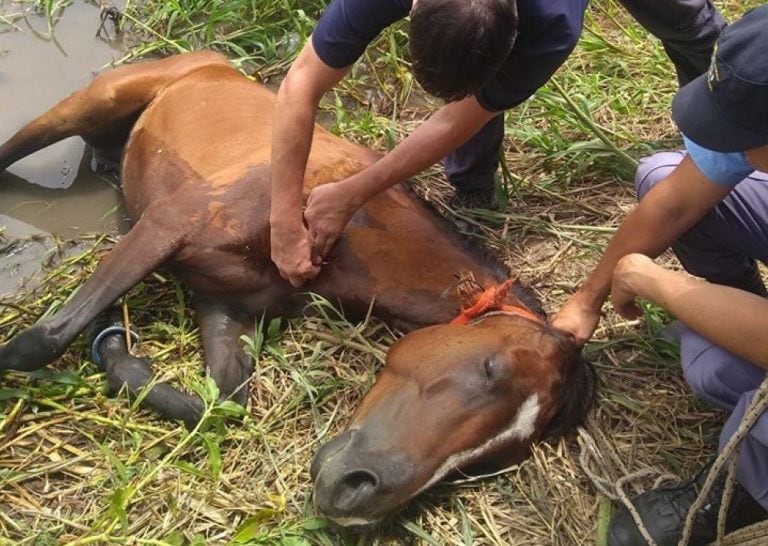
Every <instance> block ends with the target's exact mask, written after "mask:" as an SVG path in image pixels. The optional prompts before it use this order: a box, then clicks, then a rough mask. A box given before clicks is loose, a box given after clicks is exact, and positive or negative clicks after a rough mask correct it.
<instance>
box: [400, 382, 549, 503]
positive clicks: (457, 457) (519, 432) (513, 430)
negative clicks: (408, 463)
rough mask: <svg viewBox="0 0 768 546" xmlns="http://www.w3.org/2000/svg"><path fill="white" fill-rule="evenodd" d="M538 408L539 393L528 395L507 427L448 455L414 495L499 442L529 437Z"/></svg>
mask: <svg viewBox="0 0 768 546" xmlns="http://www.w3.org/2000/svg"><path fill="white" fill-rule="evenodd" d="M540 410H541V406H540V405H539V395H538V394H532V395H530V396H529V397H528V398H527V399H526V400H525V402H523V404H522V405H521V406H520V409H518V410H517V414H516V415H515V418H514V420H513V421H512V423H511V424H510V425H509V426H508V427H507V428H505V429H504V430H502V431H501V432H500V433H499V434H497V435H496V436H494V437H493V438H491V439H489V440H486V441H485V442H483V443H482V444H481V445H480V446H479V447H475V448H471V449H467V450H465V451H461V452H459V453H455V454H453V455H451V456H450V457H448V459H446V461H445V462H444V463H443V464H442V465H441V466H440V468H438V469H437V471H435V473H434V474H433V475H432V478H430V480H429V481H428V482H427V483H426V484H425V485H424V486H423V487H422V488H421V489H419V490H418V491H417V492H416V493H415V494H414V496H416V495H418V494H419V493H421V492H422V491H424V490H425V489H429V488H430V487H432V486H433V485H435V484H436V483H437V482H439V481H440V480H442V479H443V478H444V477H445V476H446V475H447V474H448V473H449V472H451V471H453V470H458V469H459V468H461V467H462V466H463V465H464V464H465V463H467V462H470V461H473V460H475V459H477V458H478V457H480V456H481V455H482V454H483V453H485V452H487V451H489V450H492V449H494V448H496V447H497V446H499V445H500V444H503V443H505V442H508V441H510V440H527V439H528V438H530V437H531V436H532V435H533V431H534V425H535V424H536V418H537V417H538V416H539V411H540Z"/></svg>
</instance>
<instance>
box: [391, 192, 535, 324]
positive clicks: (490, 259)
mask: <svg viewBox="0 0 768 546" xmlns="http://www.w3.org/2000/svg"><path fill="white" fill-rule="evenodd" d="M401 186H402V187H403V188H404V189H405V190H406V192H407V193H408V194H409V195H410V196H411V197H412V198H414V199H415V200H416V201H418V202H419V203H420V204H421V205H422V206H423V207H424V209H425V210H426V212H427V213H429V214H430V216H431V217H432V219H433V220H434V221H435V222H437V223H438V224H439V225H440V226H442V227H443V228H445V229H444V230H443V231H444V232H445V233H449V234H451V236H452V237H453V238H454V239H455V240H456V241H457V242H458V243H459V246H460V247H461V248H462V250H464V251H465V252H466V253H467V254H469V255H470V256H472V257H473V258H475V259H476V260H477V262H478V263H479V264H480V265H482V266H483V267H484V268H485V269H486V270H487V271H488V272H489V273H490V274H491V276H492V277H493V278H494V279H496V281H497V282H499V283H501V282H504V281H505V280H506V279H508V278H509V277H510V276H511V274H512V273H511V272H510V270H509V267H507V266H506V265H505V264H503V263H502V262H500V261H499V257H498V256H497V255H496V254H495V253H494V252H492V251H491V250H489V249H488V247H487V246H486V245H484V244H477V243H478V241H477V237H475V236H473V235H470V234H467V233H462V232H459V231H457V229H456V225H455V224H453V223H452V222H451V221H450V220H448V218H446V217H445V216H443V215H442V214H441V213H440V211H439V210H438V209H437V207H436V206H435V204H434V203H431V202H429V201H427V200H426V199H424V198H423V197H422V196H421V195H419V194H418V193H416V190H415V189H414V187H413V185H412V184H410V183H407V182H406V183H403V184H401ZM456 273H457V274H459V273H460V272H459V271H457V272H456ZM511 290H512V293H513V294H514V295H515V297H517V299H518V300H520V301H521V302H522V303H523V304H525V306H526V307H528V308H529V309H530V310H531V311H533V312H534V313H536V314H537V315H539V316H540V317H541V318H543V319H546V318H547V315H546V313H545V312H544V309H543V308H542V306H541V301H540V300H539V298H538V296H537V295H536V292H534V290H533V288H531V287H530V286H528V285H526V284H523V283H520V282H516V283H515V284H513V285H512V288H511Z"/></svg>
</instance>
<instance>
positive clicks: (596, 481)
mask: <svg viewBox="0 0 768 546" xmlns="http://www.w3.org/2000/svg"><path fill="white" fill-rule="evenodd" d="M577 441H578V443H579V447H580V448H581V453H579V464H580V465H581V468H582V470H583V471H584V473H585V474H587V476H588V477H589V479H590V480H591V481H592V484H593V485H594V486H595V487H596V488H597V490H598V491H600V493H602V494H603V495H605V496H606V497H608V498H609V499H611V500H613V501H621V503H622V504H624V506H626V508H627V510H628V511H629V513H630V515H631V516H632V519H633V520H634V522H635V525H636V526H637V528H638V530H639V531H640V534H641V535H643V538H644V539H645V541H646V542H647V543H648V544H649V546H657V544H656V541H654V540H653V537H651V534H650V533H649V532H648V529H646V528H645V524H644V523H643V520H642V518H641V517H640V514H639V513H638V511H637V509H636V508H635V505H634V504H632V501H631V500H630V499H629V496H628V495H627V494H626V492H625V491H624V484H625V483H627V482H630V481H633V480H636V479H638V478H642V477H645V476H651V475H653V474H658V472H657V471H656V470H654V469H651V468H646V469H644V470H640V471H638V472H633V473H632V474H627V475H625V476H624V477H622V478H619V479H618V480H616V481H611V480H610V479H606V478H603V477H601V476H598V475H597V473H596V472H594V471H593V470H592V468H591V467H590V464H589V459H590V457H591V458H592V459H594V460H595V461H601V460H603V456H602V454H601V453H600V450H598V448H597V444H596V443H595V439H594V438H593V437H592V435H591V434H590V433H589V432H588V431H587V430H586V429H584V428H583V427H579V428H578V438H577ZM602 466H603V467H605V465H602ZM669 477H674V476H670V475H668V474H665V475H663V476H661V477H660V479H663V478H669Z"/></svg>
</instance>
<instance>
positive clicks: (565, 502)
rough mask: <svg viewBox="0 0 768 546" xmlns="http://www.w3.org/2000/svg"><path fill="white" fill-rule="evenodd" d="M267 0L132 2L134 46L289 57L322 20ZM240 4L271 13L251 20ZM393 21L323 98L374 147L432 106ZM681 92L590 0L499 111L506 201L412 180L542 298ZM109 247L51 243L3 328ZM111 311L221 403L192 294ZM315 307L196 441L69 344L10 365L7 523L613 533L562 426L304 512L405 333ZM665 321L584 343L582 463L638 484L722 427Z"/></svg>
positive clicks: (335, 122)
mask: <svg viewBox="0 0 768 546" xmlns="http://www.w3.org/2000/svg"><path fill="white" fill-rule="evenodd" d="M757 3H758V2H756V1H750V2H749V4H750V5H754V4H757ZM262 4H264V3H262V2H258V1H256V0H254V1H253V2H251V3H248V4H247V5H246V4H245V3H242V4H240V5H239V7H238V8H237V9H234V7H233V6H232V5H231V4H228V3H226V2H224V1H221V2H203V1H200V2H191V1H189V2H179V3H161V4H160V8H158V9H153V6H155V4H153V3H151V2H149V3H146V4H141V5H138V3H137V4H135V5H131V6H129V7H130V8H131V9H129V12H128V13H129V15H131V17H132V19H128V21H129V23H131V21H133V23H132V24H133V27H134V30H137V27H139V28H138V30H140V31H141V33H140V36H141V37H142V39H143V42H142V45H141V46H140V48H139V49H138V50H137V52H138V53H139V54H147V53H156V52H162V53H169V52H173V51H176V50H179V49H191V48H198V47H202V46H213V47H217V48H219V49H222V50H224V51H226V52H227V53H228V54H229V55H230V56H231V57H235V58H237V60H238V62H239V63H240V65H241V66H243V67H244V68H246V69H248V70H249V71H250V70H253V69H254V68H255V67H259V74H260V76H261V77H262V78H269V77H271V76H272V75H275V74H279V73H280V72H281V71H282V70H284V69H285V67H286V66H287V62H288V60H289V59H290V58H291V56H292V55H293V54H294V53H295V51H296V47H297V46H298V44H299V42H300V40H301V39H303V37H305V36H306V32H307V31H308V30H309V29H310V28H311V22H310V23H308V22H306V21H305V20H304V19H303V17H306V18H308V20H309V19H311V18H312V17H314V16H316V14H317V13H318V11H319V9H320V7H321V4H320V3H319V2H312V3H306V5H304V8H303V9H304V11H302V12H301V14H299V13H298V10H299V8H298V3H296V2H292V1H289V0H285V1H284V2H271V3H267V4H268V5H267V4H264V5H262ZM310 4H311V9H310ZM719 5H721V6H723V5H724V4H723V3H722V2H720V3H719ZM155 7H157V6H155ZM267 7H268V8H269V9H270V10H271V11H264V10H265V9H267ZM724 7H725V9H726V11H727V12H728V13H731V14H735V13H738V12H739V11H742V10H744V9H745V8H746V6H744V5H743V3H742V2H736V1H735V0H732V1H729V2H727V3H725V5H724ZM260 10H261V11H260ZM180 14H183V17H182V15H180ZM243 14H245V15H243ZM243 17H247V18H249V20H258V19H259V18H260V17H261V18H263V19H264V21H266V23H265V24H264V25H263V26H262V27H259V28H256V29H254V28H252V27H253V25H250V26H249V25H243V24H241V21H242V18H243ZM138 21H141V24H139V23H138ZM129 23H126V24H129ZM270 25H272V26H270ZM246 27H247V28H246ZM273 27H274V28H273ZM270 28H271V29H272V30H269V29H270ZM402 32H403V31H402V27H398V28H395V29H393V30H391V31H388V32H387V33H385V34H384V35H383V36H382V37H381V39H380V40H379V42H378V44H377V48H376V50H375V51H372V52H371V53H369V54H368V55H367V56H366V58H365V59H364V60H363V62H362V63H361V64H360V65H359V66H358V67H357V68H356V69H355V71H354V73H353V74H352V77H351V78H349V79H348V80H346V81H345V82H344V84H343V85H342V86H341V87H340V88H339V90H338V91H336V92H335V93H333V94H331V96H329V97H328V98H327V100H326V101H325V102H324V105H323V109H324V115H325V118H324V119H326V120H327V121H328V122H329V125H330V126H331V127H332V128H333V129H335V130H337V131H340V132H343V133H344V134H345V136H350V137H352V138H355V139H357V140H359V141H361V142H364V143H365V144H367V145H368V146H371V147H374V148H378V149H381V150H386V149H387V148H390V147H391V146H392V145H393V143H394V142H395V141H397V140H399V139H401V138H402V137H403V136H404V135H405V134H406V133H407V132H408V131H409V130H411V129H412V128H413V127H414V126H415V125H416V124H417V123H418V121H419V120H421V119H423V118H424V117H425V115H426V113H427V112H428V111H429V110H431V109H434V108H436V107H437V106H438V105H437V104H436V103H433V102H432V101H431V100H429V99H428V98H424V97H423V96H421V95H420V94H419V93H418V92H417V91H415V90H414V84H413V82H412V81H411V79H410V77H409V75H408V72H407V61H406V60H405V58H404V54H403V51H404V43H405V41H404V39H403V34H402ZM260 33H261V34H260ZM302 33H304V34H302ZM257 42H259V43H260V44H261V46H259V47H257V46H255V45H254V44H255V43H257ZM675 85H676V84H675V78H674V73H673V70H672V67H671V65H670V64H669V62H668V61H667V60H666V57H665V56H664V54H663V52H662V51H661V48H660V47H659V45H658V44H657V43H656V42H655V41H654V40H652V39H650V38H649V37H648V36H647V35H646V34H645V33H644V31H642V30H641V29H639V28H638V27H637V26H636V25H635V24H634V23H633V22H631V20H629V19H628V17H627V16H626V15H625V14H624V13H623V12H622V11H621V10H620V8H618V7H617V6H616V5H615V4H614V2H613V1H607V2H595V3H593V5H592V8H591V10H590V12H589V17H588V23H587V30H586V31H585V33H584V36H583V37H582V41H581V44H580V47H579V48H578V49H577V52H576V53H575V54H574V55H573V56H572V58H571V59H570V60H569V61H568V63H567V65H566V66H565V67H564V68H563V69H562V70H561V71H560V72H559V73H558V75H557V76H556V79H555V82H553V83H551V84H549V85H547V86H546V87H545V88H544V89H542V90H541V91H540V92H539V93H538V94H537V97H536V98H535V99H534V100H532V101H530V102H528V103H526V104H525V105H523V106H521V107H520V108H518V109H516V110H515V111H513V112H510V113H508V114H507V134H508V139H507V144H506V149H505V161H506V165H507V167H508V169H509V172H508V176H507V177H505V178H506V185H505V194H504V196H503V197H504V198H505V199H506V201H507V206H506V207H505V208H504V210H503V212H497V211H470V210H459V211H455V210H451V208H450V207H449V206H448V204H447V203H448V202H449V200H450V196H451V190H450V188H449V187H448V186H447V184H446V183H445V182H444V181H443V180H442V178H441V175H440V173H439V171H438V170H437V169H434V170H432V171H430V172H429V173H426V174H425V175H424V176H422V177H420V178H419V180H418V181H417V182H416V185H417V189H418V191H419V192H420V193H421V194H422V195H423V196H424V197H425V198H426V199H427V200H428V201H430V202H431V203H433V204H434V205H435V206H436V207H437V208H438V210H440V211H441V212H442V213H444V214H446V215H449V216H453V217H454V219H456V220H457V221H458V222H459V223H460V224H461V225H464V226H466V230H467V231H470V232H472V233H473V234H474V235H475V236H476V237H479V238H481V239H482V240H483V242H484V243H485V244H487V245H488V246H489V247H491V248H493V249H494V250H496V251H497V252H498V253H499V255H500V256H501V257H502V259H503V260H504V261H505V262H506V263H507V264H508V265H509V266H510V268H511V270H512V271H513V272H514V274H515V275H517V276H519V277H520V278H521V279H523V280H524V281H526V282H528V283H530V284H531V285H532V286H533V287H534V288H535V289H536V290H537V292H538V293H539V295H540V296H541V298H542V299H543V300H544V302H545V305H546V307H547V308H548V309H549V310H550V311H554V310H556V309H557V308H558V307H559V306H560V304H562V302H563V301H564V300H565V298H566V297H567V296H568V295H569V294H570V293H572V292H573V290H574V289H575V288H576V287H577V286H578V284H579V283H580V281H581V280H582V279H583V278H584V276H585V275H586V274H587V273H588V271H589V270H590V268H591V267H593V266H594V264H595V263H596V261H597V259H598V257H599V252H600V250H601V249H602V248H603V246H604V245H605V243H606V242H607V240H608V238H609V237H610V235H611V233H612V231H613V229H615V227H616V226H617V225H618V223H619V221H620V219H621V218H622V216H623V215H624V214H625V213H626V211H628V210H629V209H630V208H631V207H632V206H633V204H634V197H633V195H632V191H631V186H630V184H629V182H630V181H631V177H632V171H633V162H634V161H635V159H636V158H637V157H638V156H639V155H641V154H642V153H644V152H647V151H649V150H652V149H657V148H665V147H671V146H675V145H677V144H678V140H677V136H676V134H675V131H674V128H673V126H672V124H671V121H670V119H669V115H668V106H669V102H670V99H671V95H672V93H673V92H674V90H675ZM111 244H112V240H111V239H102V238H99V239H95V240H93V241H92V248H91V250H89V251H88V252H86V253H85V254H82V255H80V256H78V257H74V258H64V257H62V255H61V254H58V255H55V256H52V260H51V262H52V263H51V264H50V266H49V268H48V269H47V273H46V276H45V278H44V279H43V282H42V284H41V285H40V287H38V288H36V289H28V290H20V292H19V294H18V295H17V296H15V297H12V298H8V299H6V300H4V301H2V302H0V305H2V306H3V307H2V308H0V336H2V338H3V339H8V338H10V337H12V336H13V335H15V333H16V332H18V331H19V330H20V329H21V328H23V327H26V326H29V325H30V324H32V323H33V322H34V321H36V320H38V319H39V318H41V317H44V316H48V315H50V314H51V313H53V312H55V311H56V309H58V308H59V307H60V306H61V304H62V303H63V302H64V301H65V300H66V298H67V297H68V296H69V294H71V293H72V291H73V290H74V289H75V288H76V287H77V286H79V285H80V284H81V283H82V281H83V280H84V279H85V278H86V277H87V276H88V274H89V273H90V272H91V271H92V270H93V268H94V266H95V264H96V263H97V261H98V259H99V258H100V257H101V256H103V254H104V252H105V251H106V250H107V249H108V248H109V247H110V246H111ZM665 260H666V261H667V262H668V263H670V265H674V263H675V262H674V260H673V259H672V258H670V257H666V258H665ZM126 303H127V306H128V308H129V309H130V311H131V320H132V322H133V323H134V324H135V326H136V327H137V328H138V330H139V333H140V335H141V337H142V342H141V344H140V345H139V351H140V353H141V354H142V355H144V356H147V357H149V358H151V359H152V360H153V361H154V362H155V366H156V369H157V370H158V373H159V376H160V379H166V378H168V379H171V380H173V381H175V382H177V383H181V384H183V385H184V386H185V387H186V388H188V389H190V390H194V391H196V392H199V393H202V394H203V395H204V396H205V397H206V398H207V399H208V400H214V399H215V392H214V389H213V388H212V386H211V385H210V384H209V383H206V382H205V381H204V380H203V379H202V378H201V376H200V369H201V365H202V358H201V354H200V342H199V333H198V331H197V328H196V326H195V322H194V316H193V313H192V311H191V310H190V309H189V305H188V297H187V294H186V293H185V291H184V290H183V289H182V288H181V287H180V286H179V285H178V284H177V283H176V282H175V281H174V280H173V279H172V278H170V277H166V276H164V274H162V273H160V274H155V275H153V276H152V277H150V278H149V279H148V280H147V281H146V282H145V283H143V284H142V285H141V286H139V287H137V288H136V289H134V290H133V291H132V292H131V293H130V294H129V296H128V297H127V301H126ZM312 305H313V306H314V307H315V309H316V310H318V311H320V313H317V318H312V319H296V320H292V321H289V322H282V323H279V324H278V323H274V324H272V325H271V326H270V327H269V328H267V330H266V334H265V335H264V336H263V338H260V337H259V336H258V335H254V338H253V339H252V340H250V341H249V342H248V344H249V346H250V347H251V350H252V352H253V353H254V354H255V355H257V373H256V374H255V376H254V379H253V381H252V384H251V404H250V409H249V412H248V413H247V414H246V415H245V416H244V417H242V419H241V420H233V419H230V418H229V416H230V414H231V411H232V410H231V408H228V407H221V406H217V405H215V404H211V405H210V407H209V408H208V410H207V413H206V419H205V420H204V422H203V424H202V425H201V426H200V427H199V428H198V429H197V430H195V431H193V432H192V433H188V432H186V431H184V429H183V428H181V427H178V426H174V425H171V424H168V423H163V422H160V421H158V420H156V419H155V418H154V416H153V415H151V414H148V413H147V412H144V411H142V410H138V409H137V408H136V405H135V403H131V402H130V401H128V400H127V399H126V398H125V397H124V396H118V397H117V398H109V397H107V396H106V395H105V394H104V392H103V387H102V384H103V377H102V375H101V374H99V373H97V371H96V369H95V367H94V366H93V364H91V362H90V361H89V355H88V351H87V350H86V347H85V346H84V345H83V343H82V342H78V343H76V344H75V345H74V346H73V347H72V348H71V349H70V350H69V351H68V352H67V354H66V355H65V356H64V357H63V358H62V359H60V361H59V362H58V363H56V364H55V365H54V366H52V367H50V368H49V369H48V370H46V371H45V372H40V373H36V374H32V375H31V376H30V375H27V374H19V373H11V374H7V375H5V376H3V378H2V386H0V480H1V482H0V483H1V484H2V486H1V487H0V536H3V537H7V540H8V541H10V542H12V543H18V544H35V545H47V544H63V543H72V544H89V543H90V544H116V543H128V544H224V543H242V544H287V545H292V544H297V545H298V544H323V545H335V544H345V545H369V544H374V545H375V544H418V545H426V544H456V545H469V544H478V545H486V544H493V545H508V544H519V545H552V544H555V545H563V546H565V545H576V544H593V543H595V542H599V540H600V539H601V537H603V536H604V532H605V528H606V522H607V521H608V519H609V517H610V510H611V504H610V502H608V501H607V499H606V498H605V497H604V496H602V495H601V494H600V493H599V492H598V491H597V489H596V488H595V487H594V485H593V483H592V482H591V481H590V478H589V476H588V474H587V472H585V469H584V468H583V467H582V464H581V462H580V459H579V456H580V454H581V453H582V449H580V447H579V445H578V443H577V440H576V435H573V436H570V437H569V438H567V439H564V440H561V441H559V442H557V443H552V444H546V443H545V444H540V445H538V446H536V447H535V448H534V450H533V453H532V457H531V458H530V459H529V460H528V461H526V462H524V463H523V464H522V465H520V467H519V468H518V469H516V470H512V471H509V472H506V473H504V474H502V475H499V476H496V477H493V478H488V479H485V480H482V481H479V482H470V483H461V484H443V485H440V486H438V487H436V488H435V489H434V490H432V491H430V492H428V493H426V494H424V495H422V496H421V497H420V498H419V499H417V500H416V501H415V502H414V503H413V504H412V506H410V507H409V508H408V510H407V511H406V512H405V513H404V514H402V515H401V516H399V517H398V518H397V519H396V520H394V521H392V522H390V523H388V524H387V525H385V526H382V527H381V528H379V529H376V530H374V531H371V532H369V533H367V534H364V535H358V534H355V533H351V532H343V531H338V530H336V529H333V528H331V527H329V526H328V524H327V523H326V522H325V521H324V520H322V519H319V518H316V517H315V516H314V514H313V511H312V503H311V484H310V479H309V471H308V469H309V461H310V459H311V456H312V454H313V453H314V452H315V451H316V449H317V448H318V446H319V445H320V444H321V443H322V442H324V441H325V440H327V439H328V438H329V437H330V436H332V435H334V434H335V433H337V432H339V431H340V430H341V429H342V428H343V426H344V424H345V423H346V422H347V420H348V418H349V417H350V415H351V413H352V411H353V409H354V408H355V406H356V405H357V403H358V401H359V400H360V399H361V397H362V395H363V393H364V392H366V390H367V389H368V388H369V387H370V385H371V384H372V382H373V380H374V376H375V371H376V369H377V367H378V366H380V365H381V364H382V362H383V355H384V353H385V351H386V348H387V347H388V346H389V345H390V344H391V342H392V340H393V339H395V338H396V337H397V333H396V332H392V331H390V330H389V329H388V328H387V327H386V326H385V325H383V324H382V323H381V322H379V321H377V320H375V319H370V320H368V321H366V322H365V323H363V324H350V323H349V322H347V321H346V320H344V318H343V316H341V315H340V314H339V313H338V312H337V311H335V310H334V309H333V308H332V307H331V306H329V305H328V304H327V302H323V301H321V300H318V301H315V302H314V303H313V304H312ZM666 320H667V318H666V317H664V316H663V314H661V313H660V312H659V311H658V310H656V309H653V308H649V309H648V310H647V316H646V320H644V321H633V322H627V321H624V320H622V319H620V318H619V317H618V316H616V315H615V314H613V313H611V312H608V313H607V314H606V316H605V318H604V320H603V322H602V325H601V327H600V329H599V330H598V331H597V333H596V336H595V338H594V340H593V342H592V343H590V345H589V346H588V347H587V353H588V356H589V358H590V359H591V360H592V361H593V362H594V364H595V366H596V368H597V370H598V373H599V376H600V379H601V392H600V396H599V403H598V405H597V408H596V409H595V411H594V412H593V413H592V415H591V417H590V420H589V423H588V425H587V427H586V430H587V431H588V433H589V435H590V436H591V438H592V439H593V441H594V445H595V447H596V450H595V451H594V452H590V453H591V455H590V457H591V458H589V459H585V461H584V462H585V463H586V464H588V466H589V469H590V470H591V471H593V472H594V473H595V474H597V475H598V477H599V478H602V479H605V480H607V481H609V482H614V481H616V480H618V479H619V478H620V477H622V476H624V475H627V474H631V473H635V472H638V471H646V473H645V474H643V475H642V476H641V477H638V478H637V479H634V480H630V481H629V482H628V483H627V484H626V486H625V489H626V490H627V491H628V492H629V493H630V494H634V493H637V492H640V491H642V490H644V489H646V488H648V487H651V486H653V485H654V483H655V482H656V481H657V479H658V478H665V479H666V477H668V476H669V475H673V476H676V477H687V476H689V475H691V474H692V472H693V471H694V470H695V469H697V468H698V467H700V466H701V464H702V463H703V462H704V461H705V460H707V459H708V458H710V457H711V456H712V455H713V454H714V453H715V449H716V447H715V446H716V439H717V433H718V431H719V427H720V423H721V421H722V418H723V415H722V414H721V413H720V412H719V411H716V410H713V409H711V408H709V407H707V406H705V405H703V404H701V403H699V402H697V401H696V400H695V399H694V398H693V396H692V395H691V394H690V391H689V389H688V387H687V386H686V385H685V382H684V381H683V379H682V376H681V373H680V371H679V369H678V366H677V362H676V356H675V351H674V348H670V347H669V346H668V345H666V344H665V343H664V342H662V341H659V340H657V339H656V338H655V336H654V334H655V332H656V331H657V330H658V328H659V326H660V325H661V324H663V323H664V321H666ZM2 540H3V539H0V543H1V542H2Z"/></svg>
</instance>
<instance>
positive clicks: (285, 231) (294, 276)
mask: <svg viewBox="0 0 768 546" xmlns="http://www.w3.org/2000/svg"><path fill="white" fill-rule="evenodd" d="M270 228H271V231H270V243H271V245H272V261H273V262H274V263H275V265H276V266H277V269H278V271H279V272H280V276H281V277H283V278H284V279H286V280H287V281H288V282H289V283H291V286H293V287H294V288H298V287H300V286H301V285H302V284H304V283H305V282H307V281H308V280H311V279H314V278H315V277H317V275H318V273H320V267H319V266H318V265H315V264H313V263H312V255H311V241H310V238H309V232H308V231H307V228H305V227H304V225H303V224H301V223H299V224H298V225H291V224H283V223H282V222H279V221H275V220H273V221H272V222H271V225H270Z"/></svg>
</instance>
